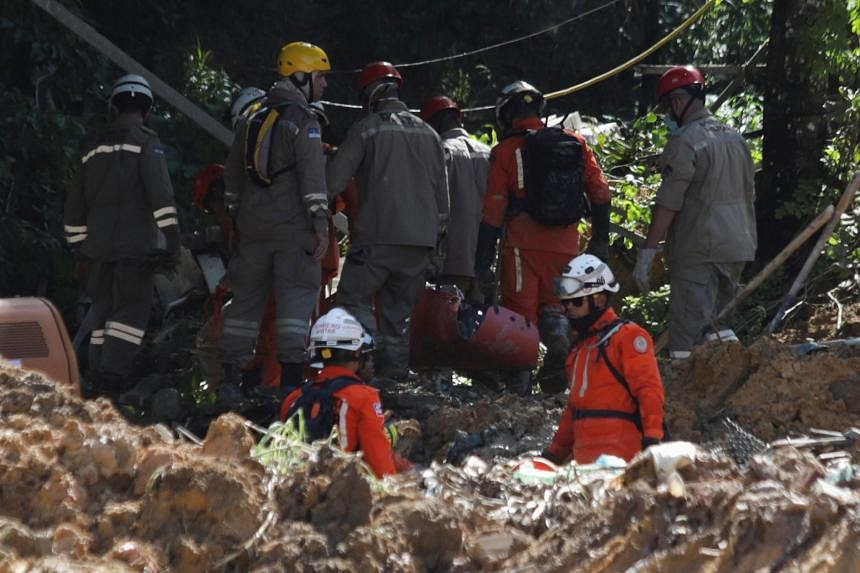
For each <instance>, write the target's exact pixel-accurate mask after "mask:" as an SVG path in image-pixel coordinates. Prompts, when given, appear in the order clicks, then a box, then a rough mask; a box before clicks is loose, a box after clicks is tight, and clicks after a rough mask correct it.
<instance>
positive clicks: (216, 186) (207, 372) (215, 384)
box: [192, 94, 281, 409]
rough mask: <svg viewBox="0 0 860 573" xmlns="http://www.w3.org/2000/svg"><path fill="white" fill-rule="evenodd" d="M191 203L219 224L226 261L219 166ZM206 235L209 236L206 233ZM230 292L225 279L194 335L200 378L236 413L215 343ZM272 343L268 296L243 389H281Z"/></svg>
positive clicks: (199, 181) (206, 173) (211, 168)
mask: <svg viewBox="0 0 860 573" xmlns="http://www.w3.org/2000/svg"><path fill="white" fill-rule="evenodd" d="M264 95H265V94H264ZM234 108H235V106H234ZM192 199H193V202H194V204H195V205H196V206H197V207H198V208H199V209H200V210H201V211H203V213H205V214H207V215H211V216H212V217H213V218H214V220H215V221H217V222H218V227H215V228H214V230H215V231H216V232H217V231H218V230H220V236H219V239H220V241H219V242H218V244H217V247H218V249H219V251H220V252H221V255H222V257H223V258H224V260H229V254H230V251H231V250H233V249H232V248H230V247H228V244H234V242H233V237H234V233H233V219H232V217H230V216H229V215H228V214H227V208H226V205H225V201H224V167H223V166H222V165H218V164H212V165H208V166H206V167H204V168H203V169H201V170H200V172H199V173H198V175H197V178H196V179H195V181H194V188H193V191H192ZM207 231H208V229H207ZM213 234H218V233H213ZM207 235H209V233H208V232H207ZM230 292H231V291H230V281H229V278H228V277H227V276H224V277H223V278H222V279H221V281H220V283H219V284H218V285H217V286H216V288H215V292H214V293H213V294H212V296H211V297H210V298H209V300H208V301H207V303H206V307H207V315H208V318H207V320H206V322H205V323H204V324H203V326H202V327H201V328H200V330H199V331H198V333H197V338H196V347H197V357H198V364H199V366H200V370H201V374H202V375H203V376H204V378H205V380H206V382H207V385H208V387H209V388H210V389H212V390H215V391H216V392H217V393H218V397H219V406H220V407H222V408H226V409H235V408H237V407H239V406H240V405H241V403H242V401H243V399H244V396H243V395H242V393H241V392H239V390H240V389H239V388H236V387H232V386H228V385H222V368H221V365H220V362H219V356H218V340H219V338H220V336H221V329H222V328H223V326H224V313H223V306H224V301H226V300H227V299H228V298H229V296H230ZM275 339H276V334H275V304H274V299H273V298H272V296H271V295H270V296H269V299H268V302H267V303H266V310H265V312H264V314H263V319H262V324H261V327H260V333H259V335H258V337H257V342H256V344H255V346H254V359H253V361H252V362H251V363H250V364H247V365H244V367H243V368H242V370H243V372H242V378H243V379H244V382H245V384H246V388H245V389H248V387H251V386H256V385H258V384H262V385H264V386H267V387H274V388H277V387H278V386H280V383H281V365H280V363H279V362H278V358H277V352H278V348H277V344H276V341H275Z"/></svg>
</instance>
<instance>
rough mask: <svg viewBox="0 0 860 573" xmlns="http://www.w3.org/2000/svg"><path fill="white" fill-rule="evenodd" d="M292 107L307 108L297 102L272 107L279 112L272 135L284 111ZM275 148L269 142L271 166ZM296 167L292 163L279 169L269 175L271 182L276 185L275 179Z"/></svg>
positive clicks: (269, 162)
mask: <svg viewBox="0 0 860 573" xmlns="http://www.w3.org/2000/svg"><path fill="white" fill-rule="evenodd" d="M290 106H299V107H301V108H302V109H304V108H305V107H306V106H303V105H302V104H300V103H299V102H295V101H285V102H283V103H279V104H278V105H275V106H272V109H273V110H275V111H276V112H278V116H277V118H275V124H274V125H272V135H274V133H275V125H277V124H278V122H279V121H280V119H281V114H283V112H284V110H285V109H287V108H288V107H290ZM270 137H271V136H270ZM274 147H275V146H274V145H272V143H271V141H270V142H269V160H268V165H271V164H272V149H274ZM296 166H297V164H296V162H295V161H293V162H292V163H290V164H289V165H287V166H285V167H282V168H281V169H278V170H277V171H275V172H274V173H272V174H271V175H269V181H271V182H272V183H274V182H275V177H278V176H279V175H283V174H284V173H288V172H290V171H292V170H293V169H295V168H296Z"/></svg>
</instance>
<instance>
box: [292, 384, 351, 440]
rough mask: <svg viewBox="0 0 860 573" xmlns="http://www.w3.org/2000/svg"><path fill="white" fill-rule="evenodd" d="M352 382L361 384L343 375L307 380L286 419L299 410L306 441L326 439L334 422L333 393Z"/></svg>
mask: <svg viewBox="0 0 860 573" xmlns="http://www.w3.org/2000/svg"><path fill="white" fill-rule="evenodd" d="M353 384H361V381H360V380H356V379H355V378H351V377H348V376H344V377H341V378H334V379H332V380H326V381H325V382H323V383H322V384H316V383H314V382H308V383H307V384H305V385H304V386H302V391H301V394H300V395H299V397H298V398H297V399H296V401H295V403H294V404H293V406H292V408H290V411H289V413H288V414H287V420H289V419H290V418H292V417H293V416H294V415H295V414H296V413H297V412H298V411H299V410H301V411H302V415H303V417H304V422H305V434H304V435H305V439H306V441H308V442H313V441H316V440H325V439H328V437H329V436H330V435H331V429H332V428H333V427H334V424H335V419H334V418H335V413H334V394H335V393H336V392H339V391H341V390H343V389H344V388H346V387H347V386H352V385H353Z"/></svg>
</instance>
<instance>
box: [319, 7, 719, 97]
mask: <svg viewBox="0 0 860 573" xmlns="http://www.w3.org/2000/svg"><path fill="white" fill-rule="evenodd" d="M617 1H619V0H614V1H613V2H610V3H609V4H606V5H604V6H601V7H599V8H595V9H594V10H591V11H590V12H588V13H591V12H594V11H596V10H599V9H603V8H605V7H607V6H609V5H611V4H614V3H615V2H617ZM717 2H718V0H708V1H707V2H705V3H704V4H703V5H702V6H701V7H700V8H699V9H698V10H696V11H695V12H694V13H693V14H691V15H690V16H689V17H688V18H687V19H686V20H684V21H683V22H682V23H681V24H680V25H679V26H678V27H677V28H675V29H674V30H672V31H671V32H669V33H668V34H667V35H665V36H664V37H662V38H661V39H660V40H658V41H657V42H656V43H655V44H653V45H652V46H651V47H649V48H648V49H647V50H645V51H644V52H642V53H640V54H638V55H636V56H634V57H633V58H631V59H629V60H627V61H626V62H624V63H623V64H621V65H619V66H616V67H614V68H612V69H611V70H609V71H607V72H604V73H602V74H600V75H597V76H594V77H593V78H591V79H590V80H587V81H584V82H582V83H579V84H575V85H573V86H570V87H567V88H564V89H561V90H557V91H554V92H550V93H548V94H545V95H544V98H545V99H548V100H549V99H557V98H560V97H565V96H568V95H570V94H573V93H576V92H579V91H582V90H584V89H587V88H590V87H592V86H594V85H596V84H599V83H600V82H603V81H606V80H608V79H609V78H611V77H613V76H616V75H618V74H620V73H621V72H623V71H625V70H628V69H630V68H632V67H633V66H635V65H636V64H638V63H639V62H641V61H642V60H644V59H645V58H647V57H648V56H650V55H651V54H653V53H654V52H656V51H657V50H659V49H660V48H662V47H663V46H665V45H666V44H668V43H669V42H671V41H672V40H674V39H675V38H677V37H678V36H680V35H681V33H682V32H684V31H685V30H686V29H687V28H689V27H690V26H692V25H693V24H694V23H695V22H696V21H697V20H699V19H700V18H701V17H702V16H703V15H704V14H705V12H707V11H708V10H710V9H711V8H713V6H714V5H715V4H716V3H717ZM588 13H586V14H581V15H580V16H578V17H583V16H585V15H587V14H588ZM567 22H568V20H566V21H565V22H562V23H560V24H556V26H555V27H558V26H561V25H563V24H565V23H567ZM548 29H549V28H548ZM545 32H546V30H542V31H540V32H535V33H534V34H540V33H545ZM503 44H504V42H503ZM488 47H489V46H488ZM481 49H482V50H483V48H481ZM471 53H474V51H473V52H465V53H464V54H465V55H471ZM459 56H460V55H458V56H456V57H459ZM451 58H452V59H453V57H451ZM440 60H441V59H440V58H437V59H435V60H425V62H435V61H440ZM425 62H415V63H414V64H415V65H417V64H420V63H425ZM407 65H410V64H407ZM398 67H404V65H403V64H398ZM323 103H324V104H325V105H330V106H332V107H341V108H347V109H362V107H361V106H360V105H351V104H345V103H338V102H329V101H324V102H323ZM494 108H495V105H482V106H477V107H467V108H464V109H462V110H461V111H462V112H463V113H472V112H478V111H487V110H491V109H494Z"/></svg>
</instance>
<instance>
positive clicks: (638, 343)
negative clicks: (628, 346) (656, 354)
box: [633, 334, 648, 354]
mask: <svg viewBox="0 0 860 573" xmlns="http://www.w3.org/2000/svg"><path fill="white" fill-rule="evenodd" d="M633 350H635V351H636V352H638V353H639V354H645V353H646V352H648V339H646V338H645V337H644V336H642V335H641V334H640V335H639V336H637V337H636V338H634V339H633Z"/></svg>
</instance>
